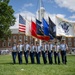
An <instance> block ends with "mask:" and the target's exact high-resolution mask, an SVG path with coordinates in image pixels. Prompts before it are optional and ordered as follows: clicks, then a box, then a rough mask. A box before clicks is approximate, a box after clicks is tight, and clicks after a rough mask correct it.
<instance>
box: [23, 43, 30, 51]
mask: <svg viewBox="0 0 75 75" xmlns="http://www.w3.org/2000/svg"><path fill="white" fill-rule="evenodd" d="M23 46H24V51H25V52H26V51H28V50H29V48H30V45H29V44H26V45H23Z"/></svg>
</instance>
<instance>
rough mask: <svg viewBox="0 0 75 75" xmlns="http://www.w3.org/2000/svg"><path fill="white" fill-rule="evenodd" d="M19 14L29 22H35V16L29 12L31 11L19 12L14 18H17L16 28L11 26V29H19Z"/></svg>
mask: <svg viewBox="0 0 75 75" xmlns="http://www.w3.org/2000/svg"><path fill="white" fill-rule="evenodd" d="M19 14H20V15H21V16H22V17H23V18H24V19H25V18H26V19H27V20H31V19H32V20H33V21H34V20H35V14H33V13H31V12H29V11H22V12H19V13H16V14H15V15H14V16H15V17H16V22H15V25H14V26H11V27H10V29H15V28H18V27H19Z"/></svg>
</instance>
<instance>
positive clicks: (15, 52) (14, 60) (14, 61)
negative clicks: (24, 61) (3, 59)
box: [12, 43, 17, 64]
mask: <svg viewBox="0 0 75 75" xmlns="http://www.w3.org/2000/svg"><path fill="white" fill-rule="evenodd" d="M16 56H17V45H16V43H14V44H13V46H12V58H13V64H15V63H16Z"/></svg>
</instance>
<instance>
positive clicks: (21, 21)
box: [19, 15, 26, 33]
mask: <svg viewBox="0 0 75 75" xmlns="http://www.w3.org/2000/svg"><path fill="white" fill-rule="evenodd" d="M19 32H24V33H25V32H26V21H25V20H24V19H23V17H22V16H21V15H19Z"/></svg>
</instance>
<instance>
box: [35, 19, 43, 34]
mask: <svg viewBox="0 0 75 75" xmlns="http://www.w3.org/2000/svg"><path fill="white" fill-rule="evenodd" d="M36 28H37V34H38V35H44V32H43V25H42V22H41V21H39V20H37V19H36Z"/></svg>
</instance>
